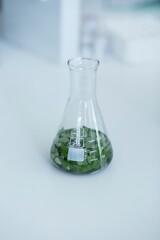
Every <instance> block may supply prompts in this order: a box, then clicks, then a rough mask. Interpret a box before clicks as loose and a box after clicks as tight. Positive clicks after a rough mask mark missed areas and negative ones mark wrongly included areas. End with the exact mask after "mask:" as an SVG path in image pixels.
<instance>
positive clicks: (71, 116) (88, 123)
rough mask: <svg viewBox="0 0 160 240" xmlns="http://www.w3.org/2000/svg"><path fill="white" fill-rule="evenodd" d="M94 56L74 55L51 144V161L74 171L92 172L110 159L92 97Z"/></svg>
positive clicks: (70, 62) (97, 108)
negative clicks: (67, 93)
mask: <svg viewBox="0 0 160 240" xmlns="http://www.w3.org/2000/svg"><path fill="white" fill-rule="evenodd" d="M98 65H99V61H98V60H97V59H90V58H74V59H70V60H69V61H68V66H69V69H70V96H69V98H68V101H67V106H66V109H65V112H64V116H63V119H62V122H61V124H60V128H59V131H58V132H57V135H56V137H55V139H54V141H53V144H52V147H51V159H52V161H53V162H54V164H55V165H56V166H57V167H58V168H60V169H62V170H65V171H67V172H71V173H75V174H85V173H93V172H96V171H99V170H101V169H103V168H104V167H105V166H108V164H109V163H110V162H111V160H112V156H113V151H112V146H111V142H110V140H109V138H108V136H107V133H106V129H105V126H104V122H103V118H102V115H101V112H100V110H99V106H98V103H97V99H96V71H97V68H98Z"/></svg>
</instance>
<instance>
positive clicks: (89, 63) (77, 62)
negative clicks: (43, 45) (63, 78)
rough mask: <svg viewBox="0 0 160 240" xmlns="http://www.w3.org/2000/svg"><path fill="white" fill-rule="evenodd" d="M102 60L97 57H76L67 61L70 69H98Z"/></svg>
mask: <svg viewBox="0 0 160 240" xmlns="http://www.w3.org/2000/svg"><path fill="white" fill-rule="evenodd" d="M99 64H100V62H99V60H98V59H96V58H87V57H76V58H71V59H69V60H68V61H67V65H68V66H69V68H70V70H77V71H83V70H97V68H98V66H99Z"/></svg>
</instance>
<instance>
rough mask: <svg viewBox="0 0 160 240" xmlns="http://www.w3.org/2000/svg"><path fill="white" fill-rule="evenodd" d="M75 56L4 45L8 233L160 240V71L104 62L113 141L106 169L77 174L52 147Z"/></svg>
mask: <svg viewBox="0 0 160 240" xmlns="http://www.w3.org/2000/svg"><path fill="white" fill-rule="evenodd" d="M68 89H69V74H68V69H67V66H66V65H61V66H60V65H58V64H53V63H52V62H47V61H45V60H40V59H38V58H36V57H33V56H32V55H30V54H28V53H24V52H22V51H19V50H15V49H14V48H12V47H9V46H7V45H3V57H2V59H1V63H0V226H1V227H0V239H1V240H22V239H23V240H44V239H45V240H53V239H55V240H57V239H58V240H75V239H76V240H120V239H123V240H151V239H152V240H159V239H160V94H159V92H160V70H159V66H158V63H157V64H155V65H138V66H128V65H122V64H120V63H119V64H118V63H113V62H112V63H111V62H110V63H108V64H107V63H106V64H102V65H101V67H100V68H99V70H98V79H97V98H98V102H99V105H100V108H101V110H102V113H103V116H104V121H105V123H106V126H107V129H108V134H109V137H110V139H111V141H112V144H113V149H114V158H113V161H112V163H111V165H110V166H109V167H108V168H106V169H105V170H103V171H101V172H99V173H97V174H93V175H85V176H74V175H70V174H67V173H64V172H61V171H59V170H57V169H56V168H54V167H53V166H52V165H51V164H50V161H49V151H50V146H51V143H52V140H53V138H54V136H55V133H56V130H57V128H58V125H59V122H60V120H61V117H62V113H63V110H64V107H65V104H66V101H67V97H68Z"/></svg>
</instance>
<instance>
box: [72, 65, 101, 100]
mask: <svg viewBox="0 0 160 240" xmlns="http://www.w3.org/2000/svg"><path fill="white" fill-rule="evenodd" d="M70 98H74V99H75V98H76V99H81V100H83V99H91V98H96V70H93V69H92V70H79V71H77V70H73V69H71V70H70Z"/></svg>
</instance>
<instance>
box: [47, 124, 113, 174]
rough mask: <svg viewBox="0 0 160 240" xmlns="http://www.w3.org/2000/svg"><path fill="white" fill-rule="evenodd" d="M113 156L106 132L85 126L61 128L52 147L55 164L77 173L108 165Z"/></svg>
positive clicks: (92, 170)
mask: <svg viewBox="0 0 160 240" xmlns="http://www.w3.org/2000/svg"><path fill="white" fill-rule="evenodd" d="M112 157H113V151H112V146H111V143H110V141H109V139H108V137H107V136H106V134H104V133H102V132H101V131H96V130H95V129H91V128H87V127H85V126H84V127H80V128H77V129H76V128H72V129H64V128H62V129H60V130H59V132H58V133H57V135H56V137H55V139H54V142H53V144H52V147H51V159H52V160H53V162H54V164H55V165H56V166H57V167H59V168H61V169H63V170H65V171H68V172H72V173H76V174H83V173H91V172H95V171H98V170H100V169H101V168H103V167H105V166H106V165H108V164H109V163H110V162H111V160H112Z"/></svg>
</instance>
